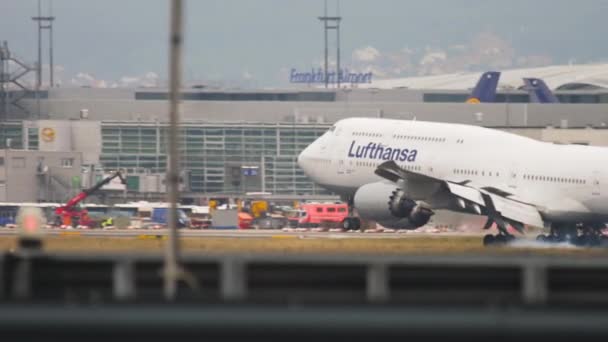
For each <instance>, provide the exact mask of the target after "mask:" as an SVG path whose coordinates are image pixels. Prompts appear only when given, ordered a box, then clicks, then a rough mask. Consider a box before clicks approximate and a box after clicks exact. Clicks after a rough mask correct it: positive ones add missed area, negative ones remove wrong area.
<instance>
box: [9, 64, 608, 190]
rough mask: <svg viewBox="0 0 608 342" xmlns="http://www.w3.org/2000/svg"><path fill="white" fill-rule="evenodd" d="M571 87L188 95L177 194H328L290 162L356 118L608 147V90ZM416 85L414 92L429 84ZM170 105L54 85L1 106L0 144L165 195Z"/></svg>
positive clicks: (128, 92) (398, 86)
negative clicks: (487, 99) (550, 94)
mask: <svg viewBox="0 0 608 342" xmlns="http://www.w3.org/2000/svg"><path fill="white" fill-rule="evenodd" d="M596 74H597V72H596ZM462 77H464V78H463V79H462V81H461V83H463V84H465V83H468V82H469V80H468V78H466V77H469V78H471V79H473V81H472V82H471V83H470V84H469V85H468V87H471V86H472V85H473V84H474V83H475V76H466V77H465V76H462ZM506 79H507V80H509V77H506ZM450 80H452V81H453V80H454V77H450ZM577 80H578V81H577V83H576V84H574V83H573V82H570V83H568V82H566V83H564V84H562V85H560V86H555V84H553V85H552V87H556V88H558V89H559V90H557V91H556V94H557V95H558V97H559V98H560V100H561V102H562V103H560V104H531V103H528V95H527V93H526V92H525V91H523V90H519V89H513V87H512V86H508V87H502V88H499V91H498V95H497V102H496V103H482V104H467V103H463V102H464V100H465V99H466V97H467V94H468V92H469V89H468V87H467V86H461V87H460V89H458V86H457V85H455V84H456V83H453V84H452V85H450V87H451V88H455V89H443V88H442V87H441V86H437V85H434V86H433V85H429V87H432V88H428V89H418V88H410V86H416V84H409V85H404V82H403V81H399V80H396V81H395V82H396V83H395V82H393V83H392V84H391V83H386V84H385V85H383V86H382V88H376V87H368V88H345V89H319V88H313V87H308V88H299V89H281V90H225V89H224V90H218V89H207V88H202V89H200V88H196V89H184V91H183V101H182V105H181V114H180V115H181V122H182V126H181V141H180V147H181V152H182V159H181V168H182V174H181V181H182V183H181V184H182V189H181V190H182V193H183V194H184V196H185V197H186V198H190V199H194V200H195V199H196V198H199V197H205V196H206V197H209V196H215V195H220V194H221V195H225V194H229V195H240V194H243V193H250V192H258V193H259V192H262V193H270V194H272V195H275V196H292V197H310V198H319V197H323V196H330V195H331V194H330V193H329V192H327V191H326V190H325V189H323V188H320V187H319V186H317V185H315V184H314V183H313V182H311V181H310V180H309V179H308V178H307V177H306V176H305V175H304V173H303V171H302V170H300V169H299V167H298V166H297V164H296V158H297V155H298V154H299V152H300V151H302V150H303V149H304V148H305V147H306V146H307V145H308V144H310V143H311V142H312V141H314V140H315V139H316V138H317V137H319V136H320V135H322V134H323V133H324V132H325V131H326V130H327V129H328V128H329V127H330V126H331V125H332V124H333V123H334V122H336V121H337V120H340V119H342V118H347V117H353V116H357V117H381V118H393V119H403V120H428V121H442V122H452V123H463V124H472V125H481V126H486V127H494V128H499V129H504V130H508V131H512V132H515V133H517V134H522V135H526V136H529V137H532V138H535V139H539V140H544V141H549V142H554V143H577V144H591V145H606V146H608V130H606V129H605V128H606V127H607V124H608V87H605V86H603V85H602V83H601V82H599V81H597V79H596V81H594V82H590V83H584V82H581V78H580V77H579V78H578V79H577ZM397 81H399V82H401V83H399V82H397ZM560 81H566V80H560ZM408 82H411V81H408ZM418 82H419V84H420V86H421V87H422V86H424V82H427V83H428V82H430V81H429V80H426V81H424V82H422V81H420V80H418ZM421 82H422V83H421ZM435 82H438V81H437V78H436V77H435ZM444 83H445V80H444ZM548 83H549V82H548ZM607 83H608V82H607ZM380 85H382V84H380ZM167 99H168V92H167V90H166V89H95V88H71V89H70V88H65V89H63V88H53V89H49V90H45V91H43V92H42V93H41V94H40V97H39V98H36V97H35V96H31V94H30V95H29V96H26V97H25V98H24V99H22V100H21V101H20V106H21V107H22V108H21V109H19V108H11V109H10V110H8V111H7V110H6V106H5V110H4V112H3V113H2V115H3V117H2V122H1V123H0V146H1V147H2V148H4V149H12V150H25V151H32V152H34V151H35V152H36V153H41V152H45V151H46V152H49V153H51V152H73V153H79V156H78V160H79V163H78V164H79V165H78V167H79V168H81V169H82V170H83V174H82V175H81V186H87V185H90V184H91V182H93V181H94V179H96V178H98V177H99V176H98V175H97V174H104V173H107V172H109V171H111V170H115V169H118V168H121V169H125V170H126V171H127V174H128V180H127V186H126V189H125V191H122V192H120V193H117V194H116V196H122V197H124V198H127V197H128V198H130V199H147V198H150V199H152V198H154V199H157V198H162V196H164V193H165V190H166V187H165V182H164V172H165V169H166V167H167V161H168V158H170V156H168V155H167V152H166V150H167V133H168V123H167V121H168V120H167V112H168V100H167ZM497 152H499V151H497ZM36 158H38V160H42V159H40V156H38V157H36ZM43 159H44V158H43ZM65 167H66V168H69V166H65ZM72 167H76V166H75V164H74V165H73V166H72ZM71 177H73V176H71ZM55 183H57V184H59V183H63V184H74V182H73V181H70V182H68V180H63V181H57V182H55ZM57 184H56V185H53V184H50V185H48V184H47V185H46V186H47V187H51V188H52V187H53V186H59V185H57ZM2 185H3V184H2V183H0V186H2ZM0 190H1V189H0ZM1 193H2V191H0V194H1ZM3 200H11V199H10V198H4V199H2V198H0V201H3ZM31 200H37V198H32V199H31Z"/></svg>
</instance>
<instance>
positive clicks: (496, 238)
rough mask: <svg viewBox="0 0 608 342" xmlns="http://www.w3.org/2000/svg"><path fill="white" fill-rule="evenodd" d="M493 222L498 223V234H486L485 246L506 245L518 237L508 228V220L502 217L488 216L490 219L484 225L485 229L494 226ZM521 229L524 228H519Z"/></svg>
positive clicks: (484, 238)
mask: <svg viewBox="0 0 608 342" xmlns="http://www.w3.org/2000/svg"><path fill="white" fill-rule="evenodd" d="M492 223H496V228H498V234H496V235H492V234H486V235H485V236H484V237H483V245H484V246H493V245H504V244H506V243H508V242H511V241H513V240H515V239H516V238H515V236H513V235H512V234H511V233H509V231H508V230H507V222H505V221H504V220H503V219H502V218H501V217H493V218H488V221H487V222H486V224H485V225H484V227H483V229H489V228H490V227H491V226H492ZM516 228H517V227H516ZM520 229H522V228H521V227H520V228H519V229H518V230H520Z"/></svg>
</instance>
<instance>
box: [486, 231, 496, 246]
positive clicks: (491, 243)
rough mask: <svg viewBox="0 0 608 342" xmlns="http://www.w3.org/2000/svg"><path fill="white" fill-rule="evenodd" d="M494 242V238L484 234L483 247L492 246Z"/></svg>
mask: <svg viewBox="0 0 608 342" xmlns="http://www.w3.org/2000/svg"><path fill="white" fill-rule="evenodd" d="M495 242H496V237H495V236H494V235H492V234H486V235H485V236H484V237H483V245H484V246H492V245H494V243H495Z"/></svg>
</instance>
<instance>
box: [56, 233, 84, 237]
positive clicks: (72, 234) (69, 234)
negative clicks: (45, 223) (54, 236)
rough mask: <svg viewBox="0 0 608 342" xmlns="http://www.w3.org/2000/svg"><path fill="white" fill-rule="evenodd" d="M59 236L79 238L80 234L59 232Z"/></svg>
mask: <svg viewBox="0 0 608 342" xmlns="http://www.w3.org/2000/svg"><path fill="white" fill-rule="evenodd" d="M59 235H60V236H81V235H82V232H59Z"/></svg>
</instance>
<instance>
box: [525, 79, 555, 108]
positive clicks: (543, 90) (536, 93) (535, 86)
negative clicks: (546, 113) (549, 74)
mask: <svg viewBox="0 0 608 342" xmlns="http://www.w3.org/2000/svg"><path fill="white" fill-rule="evenodd" d="M524 89H525V90H527V91H528V94H530V102H533V103H559V100H558V99H557V97H556V96H555V95H554V94H553V93H552V92H551V89H549V87H547V84H546V83H545V82H544V81H543V80H541V79H540V78H524Z"/></svg>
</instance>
